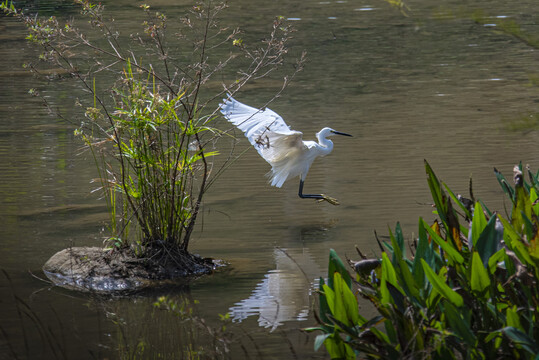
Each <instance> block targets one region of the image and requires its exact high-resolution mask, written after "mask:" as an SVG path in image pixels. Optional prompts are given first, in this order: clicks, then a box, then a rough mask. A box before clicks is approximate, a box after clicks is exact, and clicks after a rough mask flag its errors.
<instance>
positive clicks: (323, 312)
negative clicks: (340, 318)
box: [318, 277, 331, 323]
mask: <svg viewBox="0 0 539 360" xmlns="http://www.w3.org/2000/svg"><path fill="white" fill-rule="evenodd" d="M324 286H326V284H325V282H324V279H323V278H322V277H320V282H319V286H318V288H319V289H321V290H323V289H324ZM319 302H320V318H321V319H322V321H323V322H324V323H329V319H328V317H327V314H330V313H331V309H330V308H329V304H328V301H327V298H326V295H325V294H324V293H320V296H319Z"/></svg>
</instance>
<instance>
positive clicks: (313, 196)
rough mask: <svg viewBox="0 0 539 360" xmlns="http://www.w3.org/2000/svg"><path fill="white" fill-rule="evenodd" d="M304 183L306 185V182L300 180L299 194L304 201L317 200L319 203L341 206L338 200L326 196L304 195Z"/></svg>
mask: <svg viewBox="0 0 539 360" xmlns="http://www.w3.org/2000/svg"><path fill="white" fill-rule="evenodd" d="M303 183H304V181H303V180H301V179H300V180H299V192H298V195H299V197H300V198H302V199H317V200H318V201H319V202H320V201H324V200H325V201H327V202H328V203H330V204H333V205H339V202H338V201H337V199H334V198H332V197H329V196H327V195H324V194H304V193H303Z"/></svg>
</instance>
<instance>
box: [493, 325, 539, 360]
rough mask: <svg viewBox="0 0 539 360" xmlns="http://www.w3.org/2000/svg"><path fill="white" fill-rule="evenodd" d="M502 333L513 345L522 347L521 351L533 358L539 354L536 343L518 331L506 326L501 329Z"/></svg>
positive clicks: (538, 347)
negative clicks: (523, 350)
mask: <svg viewBox="0 0 539 360" xmlns="http://www.w3.org/2000/svg"><path fill="white" fill-rule="evenodd" d="M502 333H503V334H504V335H505V336H507V337H508V338H509V339H510V340H511V341H513V342H514V343H516V344H518V345H520V346H522V348H523V349H525V350H526V351H527V352H529V353H530V354H532V355H533V356H536V355H537V353H539V346H538V345H537V343H536V342H535V341H534V340H533V339H532V338H530V337H529V336H528V335H526V334H525V333H523V332H522V331H520V330H519V329H517V328H515V327H512V326H508V327H505V328H503V329H502Z"/></svg>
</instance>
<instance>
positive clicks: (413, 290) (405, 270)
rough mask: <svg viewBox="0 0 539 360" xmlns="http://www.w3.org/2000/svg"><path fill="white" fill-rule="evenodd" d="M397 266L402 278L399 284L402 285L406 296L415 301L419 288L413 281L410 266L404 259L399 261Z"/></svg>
mask: <svg viewBox="0 0 539 360" xmlns="http://www.w3.org/2000/svg"><path fill="white" fill-rule="evenodd" d="M399 268H400V275H401V278H402V282H401V285H402V287H403V290H404V292H405V293H406V295H407V296H408V297H410V298H411V299H412V300H413V301H417V300H418V299H419V288H418V286H417V284H416V282H415V279H414V277H413V275H412V273H411V272H410V267H409V266H408V264H407V263H406V261H404V260H402V259H401V260H400V261H399Z"/></svg>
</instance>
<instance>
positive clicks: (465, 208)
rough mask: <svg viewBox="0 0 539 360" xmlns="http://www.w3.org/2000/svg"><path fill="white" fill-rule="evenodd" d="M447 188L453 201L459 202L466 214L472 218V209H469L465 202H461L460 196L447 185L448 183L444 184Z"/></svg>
mask: <svg viewBox="0 0 539 360" xmlns="http://www.w3.org/2000/svg"><path fill="white" fill-rule="evenodd" d="M443 185H444V187H445V189H446V190H447V192H448V193H449V196H451V199H453V201H454V202H455V204H457V205H458V206H459V207H460V209H461V210H462V211H463V212H464V214H465V215H466V216H467V217H468V218H469V219H471V218H472V214H471V213H470V210H468V208H467V207H466V206H464V204H462V202H460V200H459V199H458V197H457V196H456V195H455V193H453V191H452V190H451V189H450V188H449V186H447V184H445V183H444V184H443Z"/></svg>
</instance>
